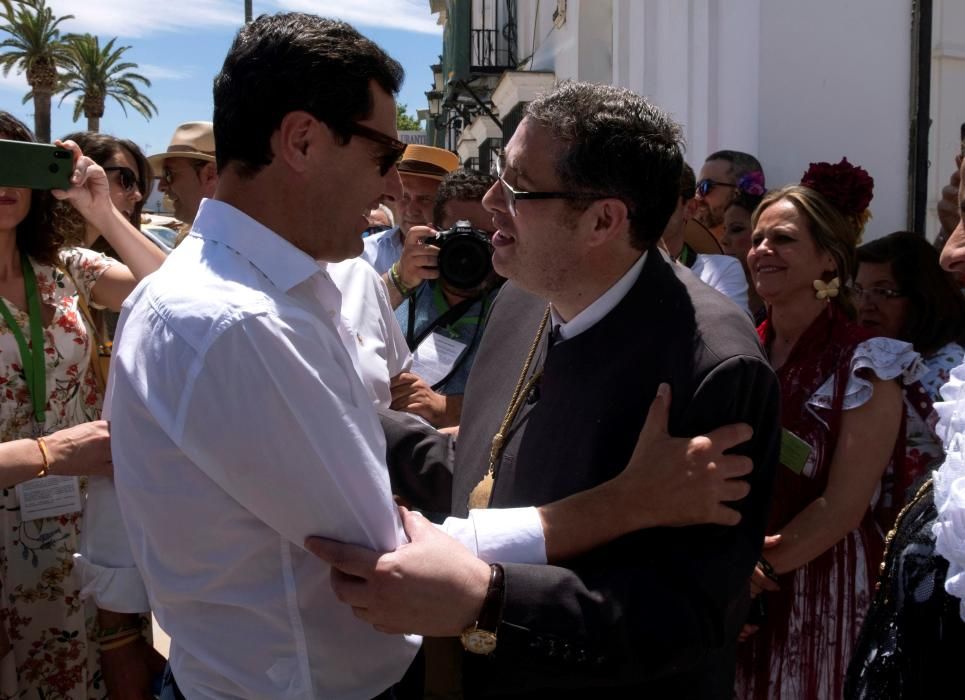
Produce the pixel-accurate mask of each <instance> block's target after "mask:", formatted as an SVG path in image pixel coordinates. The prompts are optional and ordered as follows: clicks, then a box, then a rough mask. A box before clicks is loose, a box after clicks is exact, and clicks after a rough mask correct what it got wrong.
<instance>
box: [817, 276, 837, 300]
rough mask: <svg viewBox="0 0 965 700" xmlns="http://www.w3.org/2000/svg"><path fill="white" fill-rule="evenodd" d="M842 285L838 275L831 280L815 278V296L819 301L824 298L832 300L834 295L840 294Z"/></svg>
mask: <svg viewBox="0 0 965 700" xmlns="http://www.w3.org/2000/svg"><path fill="white" fill-rule="evenodd" d="M840 287H841V280H839V279H838V278H837V277H835V278H833V279H832V280H831V281H830V282H825V281H824V280H814V296H815V298H817V299H818V300H819V301H820V300H822V299H824V300H827V301H830V300H831V299H833V298H834V297H836V296H838V291H839V288H840Z"/></svg>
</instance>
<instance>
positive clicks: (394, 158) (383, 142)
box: [346, 122, 406, 177]
mask: <svg viewBox="0 0 965 700" xmlns="http://www.w3.org/2000/svg"><path fill="white" fill-rule="evenodd" d="M346 131H347V132H348V133H349V134H351V135H353V136H361V137H362V138H363V139H368V140H369V141H372V142H374V143H377V144H379V145H380V146H385V147H386V148H387V149H388V150H387V151H386V152H385V153H383V154H382V155H381V156H379V157H378V159H377V161H378V164H379V173H380V174H381V175H382V177H385V176H386V174H387V173H388V172H389V170H391V169H392V166H393V165H395V164H396V163H398V162H399V159H400V158H402V154H403V153H404V152H405V148H406V143H405V142H404V141H399V140H398V139H395V138H392V137H391V136H389V135H388V134H383V133H382V132H381V131H376V130H375V129H370V128H369V127H367V126H364V125H362V124H359V123H358V122H352V123H351V124H349V125H348V127H347V128H346Z"/></svg>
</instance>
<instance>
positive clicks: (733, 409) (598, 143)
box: [310, 83, 780, 698]
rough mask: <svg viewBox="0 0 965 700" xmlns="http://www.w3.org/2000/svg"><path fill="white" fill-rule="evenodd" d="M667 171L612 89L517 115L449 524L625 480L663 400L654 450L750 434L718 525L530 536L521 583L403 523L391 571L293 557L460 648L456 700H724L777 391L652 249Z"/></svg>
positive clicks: (342, 549)
mask: <svg viewBox="0 0 965 700" xmlns="http://www.w3.org/2000/svg"><path fill="white" fill-rule="evenodd" d="M681 164H682V155H681V145H680V132H679V127H678V126H677V125H676V124H675V123H674V122H673V121H672V120H671V119H670V118H669V117H668V116H666V115H665V114H664V113H663V112H661V111H660V110H658V109H656V108H655V107H653V106H652V105H650V104H649V103H647V102H646V101H645V100H644V99H642V98H640V97H639V96H637V95H635V94H633V93H632V92H629V91H626V90H620V89H617V88H613V87H607V86H598V85H590V84H585V83H568V84H564V85H561V86H560V87H558V88H557V89H556V90H555V91H554V92H553V93H551V94H549V95H547V96H544V97H541V98H539V99H537V100H536V101H534V102H532V103H531V104H530V105H529V106H528V108H527V111H526V116H525V118H524V119H523V121H522V122H521V123H520V125H519V128H518V130H517V131H516V133H515V135H514V136H513V138H512V139H511V140H510V142H509V143H508V145H507V147H506V153H505V156H504V159H502V160H501V162H500V168H499V170H498V174H499V181H498V182H497V183H496V184H495V185H494V186H493V188H492V189H491V190H490V191H489V192H488V193H487V195H486V197H485V199H484V204H485V206H486V207H487V209H489V210H490V211H491V212H492V213H493V219H494V222H495V224H496V226H497V228H498V231H497V232H496V234H495V235H494V237H493V245H494V247H495V252H494V255H493V264H494V267H495V269H496V270H497V271H498V272H499V273H500V274H502V275H503V276H505V277H507V278H508V279H509V280H511V281H510V282H509V283H508V284H507V285H506V286H505V288H504V290H503V291H502V292H501V294H500V296H499V298H498V299H497V301H496V303H495V305H494V307H493V310H492V314H491V316H490V319H489V325H488V327H487V330H486V333H485V334H484V338H483V341H482V344H481V346H480V349H479V354H478V356H477V360H476V364H475V366H474V367H473V371H472V374H471V375H470V379H469V384H468V386H467V390H466V395H465V403H464V409H463V416H462V427H461V429H460V434H459V438H458V449H457V450H456V458H455V466H454V471H453V479H452V498H451V510H452V512H453V513H454V514H456V515H465V514H466V513H467V511H468V509H469V507H470V502H472V504H473V507H483V508H485V507H486V506H487V504H488V506H490V507H493V508H495V507H500V508H503V507H515V506H532V505H543V504H547V503H550V502H553V501H558V500H559V499H564V502H565V499H567V498H581V497H584V496H585V494H581V492H584V491H586V490H587V489H593V488H594V487H598V486H599V485H600V484H604V483H605V482H607V481H608V480H609V479H611V478H612V477H613V476H614V475H615V474H616V473H618V472H619V471H620V469H621V468H622V467H623V465H624V464H626V463H627V460H628V458H629V457H630V455H631V453H632V452H633V451H634V446H635V444H636V442H637V436H638V433H639V431H640V428H641V426H642V425H643V424H644V420H645V418H646V415H647V409H648V407H649V406H650V404H651V401H652V400H653V398H654V396H655V395H656V393H657V391H658V387H659V386H660V385H661V384H662V383H666V384H669V385H670V387H671V389H672V396H673V402H672V408H671V411H670V420H669V426H670V431H671V433H673V434H676V435H687V436H691V435H700V434H702V433H705V432H707V431H709V430H711V429H713V428H716V427H717V426H720V425H722V424H725V423H736V422H745V423H748V424H750V425H751V426H752V427H753V428H754V435H753V438H752V439H751V440H750V441H748V442H747V443H745V444H743V445H742V446H741V447H740V448H739V449H738V450H737V451H738V452H740V453H742V454H746V455H747V456H749V457H750V458H751V459H752V460H753V463H754V470H753V472H752V474H751V476H750V477H749V480H750V483H751V491H750V495H749V496H747V497H746V498H744V499H742V500H741V501H740V502H738V503H736V504H732V505H733V506H734V507H735V508H736V509H737V510H738V511H739V513H740V514H741V516H742V517H741V521H740V523H739V524H738V525H736V526H734V527H723V526H713V525H703V526H691V527H682V528H674V529H671V528H661V527H653V528H649V529H645V530H635V531H628V532H626V533H625V534H623V535H622V536H620V537H617V538H616V539H612V541H608V542H596V543H594V544H596V545H598V546H595V547H593V548H591V549H589V550H588V551H585V552H582V553H579V554H577V555H576V556H569V555H571V554H574V552H566V555H567V556H565V558H564V557H561V556H560V554H559V552H558V551H556V550H555V549H554V548H551V547H550V542H551V541H553V542H558V541H560V540H561V539H562V540H565V539H566V538H565V537H562V538H561V537H560V534H561V533H560V531H559V530H556V529H553V530H552V531H550V530H549V529H547V530H546V532H545V534H546V543H547V549H546V556H547V559H548V561H549V563H548V564H540V565H534V564H513V563H509V562H503V563H501V564H500V563H495V564H493V565H492V566H488V567H487V566H486V565H485V564H482V563H481V562H479V560H478V559H476V558H475V557H474V556H472V555H471V554H469V553H468V552H467V551H466V550H464V549H461V548H460V547H459V546H458V545H454V543H453V542H452V541H451V540H449V539H448V538H447V537H446V536H445V535H443V534H442V533H441V532H438V531H436V530H434V529H432V528H431V527H430V526H428V525H427V524H426V523H425V521H423V520H420V519H419V518H417V517H415V516H412V515H410V514H404V522H405V524H406V527H407V530H408V532H409V535H410V538H411V540H412V542H411V544H409V545H405V546H403V547H402V548H400V549H399V550H397V551H396V552H393V553H388V554H384V555H381V556H379V555H377V554H374V553H369V552H366V551H365V550H360V549H359V548H355V547H350V546H347V545H337V546H333V545H332V543H322V544H319V543H312V544H310V548H312V549H313V551H316V553H318V554H319V555H320V556H323V557H324V558H326V559H328V560H329V561H331V562H332V564H333V567H334V569H333V570H334V571H335V573H333V587H334V588H335V590H336V593H337V594H338V595H339V597H340V598H341V599H342V600H343V601H345V602H347V603H349V604H351V605H352V606H353V608H354V609H355V612H356V614H357V615H358V616H360V617H362V619H365V620H368V621H370V622H372V623H373V624H374V625H376V627H377V628H379V629H383V630H385V631H410V632H412V631H415V632H421V633H424V634H428V635H437V636H443V635H452V636H454V635H457V634H459V632H460V631H462V641H463V643H464V646H465V647H466V649H467V651H469V652H475V653H467V654H466V663H465V670H464V679H463V689H464V691H465V693H466V694H467V695H469V696H482V697H490V696H520V697H533V696H538V695H541V694H547V693H553V695H554V696H557V697H571V696H572V697H654V698H663V697H674V698H677V697H686V698H690V697H694V698H718V697H719V698H724V697H730V694H731V691H732V685H733V674H734V650H735V644H736V637H737V633H738V631H739V629H740V626H741V624H742V622H743V621H744V619H745V617H746V612H747V607H748V602H749V595H748V586H747V582H748V578H749V576H750V574H751V572H752V570H753V568H754V565H755V563H756V562H757V560H758V557H759V555H760V550H761V545H762V542H763V536H764V521H765V515H766V509H767V505H768V502H769V496H770V484H771V478H772V471H773V467H774V465H775V463H776V461H777V452H778V445H779V433H780V428H779V422H778V395H777V382H776V380H775V378H774V375H773V373H772V372H771V370H770V368H769V366H768V365H767V362H766V360H765V359H764V357H763V355H762V353H761V350H760V348H759V346H758V343H757V340H756V335H755V333H754V329H753V328H752V327H751V324H750V322H749V321H748V319H747V316H746V314H745V313H743V312H742V311H741V310H740V309H738V308H737V307H736V306H735V305H733V304H732V303H731V302H730V301H729V300H727V299H726V298H724V297H722V296H721V295H719V294H718V293H717V292H715V291H714V290H712V289H710V288H709V287H706V286H705V285H703V283H701V282H700V281H699V280H697V279H696V278H694V277H693V276H692V275H691V274H690V272H689V271H688V270H686V269H685V268H682V267H678V266H675V265H673V264H672V263H670V262H669V261H668V260H667V259H666V258H665V257H664V256H663V255H662V254H661V253H660V252H659V251H658V250H657V249H656V247H655V246H654V243H655V242H656V241H657V240H658V239H659V237H660V235H661V232H662V231H663V229H664V226H665V225H666V223H667V220H668V218H669V217H670V214H671V212H672V211H673V208H674V205H675V202H676V198H677V189H678V186H677V185H678V182H679V178H680V172H681ZM494 436H496V437H494ZM597 492H599V489H597ZM591 493H593V492H592V491H591ZM574 494H576V495H574ZM613 503H614V508H615V510H616V512H613V513H612V516H611V517H609V518H608V517H606V515H604V516H603V517H599V516H598V515H597V514H599V513H606V501H605V499H603V500H602V501H601V500H596V501H593V500H592V499H590V501H589V502H587V503H586V507H585V509H583V510H582V511H581V512H582V513H583V515H582V517H580V518H577V519H576V521H571V522H570V524H571V525H572V529H571V532H573V533H577V534H578V536H579V537H580V538H582V539H584V540H586V539H587V538H589V539H590V540H592V539H593V533H594V532H595V531H596V530H597V529H606V528H602V527H600V523H601V522H602V521H603V520H607V521H608V522H612V520H619V519H620V513H619V510H620V509H621V508H623V507H624V506H621V505H619V501H614V502H613ZM546 523H547V521H546V520H544V526H545V525H546ZM553 527H554V528H555V527H556V525H554V526H553ZM610 529H612V528H610ZM338 570H341V572H342V573H339V572H338Z"/></svg>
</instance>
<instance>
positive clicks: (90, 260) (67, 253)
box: [60, 248, 118, 308]
mask: <svg viewBox="0 0 965 700" xmlns="http://www.w3.org/2000/svg"><path fill="white" fill-rule="evenodd" d="M60 262H61V264H62V265H63V266H64V267H65V268H66V269H67V271H68V272H69V273H70V275H71V277H73V278H74V281H75V282H76V283H77V286H78V290H77V291H78V293H80V294H82V295H83V296H84V299H85V300H86V301H87V303H88V304H91V305H92V306H97V305H96V304H94V303H93V301H92V300H91V290H92V289H93V288H94V285H95V284H97V280H98V279H100V276H101V275H103V274H104V273H105V272H106V271H107V270H108V269H109V268H111V267H113V266H114V265H117V264H118V262H117V260H115V259H114V258H111V257H108V256H107V255H104V254H103V253H98V252H95V251H93V250H88V249H87V248H65V249H63V250H62V251H61V252H60ZM98 308H101V307H98Z"/></svg>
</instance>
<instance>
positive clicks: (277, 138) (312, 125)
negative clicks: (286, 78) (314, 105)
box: [271, 110, 333, 173]
mask: <svg viewBox="0 0 965 700" xmlns="http://www.w3.org/2000/svg"><path fill="white" fill-rule="evenodd" d="M332 137H333V135H332V133H331V132H330V131H329V129H328V127H327V126H325V125H324V124H322V123H321V122H319V121H318V120H317V119H316V118H315V117H313V116H312V115H311V114H309V113H308V112H304V111H301V110H298V111H294V112H289V113H288V114H286V115H285V116H284V117H282V120H281V124H279V125H278V129H277V130H276V131H275V133H274V134H272V135H271V148H272V153H273V155H274V157H275V158H280V159H281V160H282V161H284V162H285V164H287V165H288V167H290V168H291V169H292V170H294V171H295V172H299V173H301V172H305V170H306V169H307V168H308V163H309V160H310V155H311V150H312V148H313V147H316V146H319V145H320V144H321V141H322V140H323V139H329V140H331V139H332Z"/></svg>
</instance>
